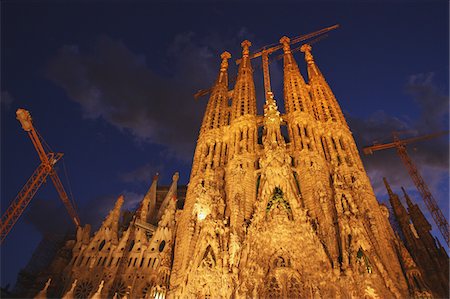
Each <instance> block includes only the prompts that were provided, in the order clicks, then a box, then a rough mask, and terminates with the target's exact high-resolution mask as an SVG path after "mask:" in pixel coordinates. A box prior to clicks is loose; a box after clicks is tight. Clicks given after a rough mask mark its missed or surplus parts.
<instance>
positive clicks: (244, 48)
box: [241, 40, 252, 56]
mask: <svg viewBox="0 0 450 299" xmlns="http://www.w3.org/2000/svg"><path fill="white" fill-rule="evenodd" d="M251 45H252V43H251V42H250V41H249V40H244V41H243V42H242V43H241V47H242V55H243V56H248V54H249V53H250V51H249V49H248V48H250V46H251Z"/></svg>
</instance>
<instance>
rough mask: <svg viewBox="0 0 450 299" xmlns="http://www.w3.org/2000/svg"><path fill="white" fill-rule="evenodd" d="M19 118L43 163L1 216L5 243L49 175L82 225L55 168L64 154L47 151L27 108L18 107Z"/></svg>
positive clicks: (2, 234)
mask: <svg viewBox="0 0 450 299" xmlns="http://www.w3.org/2000/svg"><path fill="white" fill-rule="evenodd" d="M16 115H17V119H18V120H19V122H20V123H21V125H22V128H23V129H24V130H25V131H26V132H27V133H28V136H29V137H30V139H31V141H32V143H33V145H34V147H35V149H36V151H37V153H38V155H39V158H40V160H41V164H40V165H39V166H38V168H37V169H36V170H35V171H34V172H33V174H32V175H31V177H30V178H29V180H28V181H27V183H26V184H25V185H24V186H23V188H22V190H20V192H19V193H18V194H17V196H16V198H15V199H14V200H13V202H12V203H11V204H10V205H9V207H8V209H7V210H6V212H5V213H4V214H3V215H2V218H1V223H0V226H1V237H0V243H3V240H4V239H5V238H6V236H7V235H8V233H9V232H10V231H11V229H12V227H13V226H14V224H15V223H16V222H17V220H18V219H19V217H20V216H21V215H22V213H23V211H24V210H25V209H26V207H27V206H28V204H29V203H30V201H31V200H32V199H33V197H34V195H35V194H36V192H37V190H38V189H39V187H40V186H41V185H42V184H43V183H44V182H45V181H46V179H47V177H48V176H50V178H51V179H52V181H53V184H54V185H55V188H56V191H58V194H59V196H60V198H61V200H62V202H63V203H64V205H65V207H66V209H67V212H68V213H69V215H70V218H71V219H72V221H73V222H74V224H75V226H76V227H78V226H80V218H79V217H78V215H77V213H76V211H75V208H74V207H73V205H72V203H71V202H70V200H69V197H68V196H67V193H66V191H65V190H64V187H63V185H62V183H61V180H60V179H59V176H58V174H57V173H56V170H55V168H54V165H55V164H56V162H58V161H59V160H60V159H61V158H62V156H63V154H62V153H53V152H51V151H49V152H46V151H45V149H44V147H43V145H42V142H41V140H40V137H39V135H38V133H37V131H36V129H35V128H34V127H33V123H32V119H31V115H30V113H29V112H28V111H27V110H24V109H18V110H17V112H16Z"/></svg>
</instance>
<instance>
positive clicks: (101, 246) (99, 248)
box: [98, 240, 106, 251]
mask: <svg viewBox="0 0 450 299" xmlns="http://www.w3.org/2000/svg"><path fill="white" fill-rule="evenodd" d="M105 243H106V241H105V240H103V241H101V242H100V245H99V246H98V251H100V250H102V249H103V247H104V246H105Z"/></svg>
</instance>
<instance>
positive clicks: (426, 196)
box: [363, 131, 449, 246]
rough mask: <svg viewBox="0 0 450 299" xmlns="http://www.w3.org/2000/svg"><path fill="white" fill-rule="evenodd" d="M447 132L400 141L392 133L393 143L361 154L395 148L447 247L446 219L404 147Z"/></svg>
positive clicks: (371, 147) (366, 148) (374, 147)
mask: <svg viewBox="0 0 450 299" xmlns="http://www.w3.org/2000/svg"><path fill="white" fill-rule="evenodd" d="M448 133H449V131H442V132H438V133H434V134H428V135H424V136H419V137H413V138H408V139H400V138H399V137H398V133H396V132H394V133H393V142H390V143H385V144H374V145H372V146H367V147H364V148H363V152H364V154H365V155H369V154H373V152H375V151H380V150H384V149H389V148H395V149H396V150H397V153H398V155H399V156H400V158H401V159H402V161H403V163H404V164H405V166H406V169H407V170H408V173H409V175H410V176H411V178H412V180H413V181H414V184H415V185H416V187H417V190H419V193H420V195H421V196H422V198H423V200H424V202H425V205H426V206H427V209H428V211H430V213H431V216H432V217H433V220H434V222H435V223H436V225H437V226H438V228H439V231H440V232H441V234H442V236H443V237H444V239H445V242H447V246H448V245H449V236H448V223H447V219H445V217H444V214H443V213H442V211H441V209H440V208H439V206H438V205H437V202H436V200H435V199H434V197H433V195H431V192H430V190H429V189H428V186H427V184H426V183H425V181H424V180H423V178H422V176H421V175H420V173H419V171H418V170H417V167H416V166H415V165H414V163H413V161H412V160H411V158H410V157H409V155H408V152H407V151H406V145H407V144H410V143H414V142H418V141H424V140H429V139H432V138H436V137H439V136H442V135H447V134H448Z"/></svg>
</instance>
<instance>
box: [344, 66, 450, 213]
mask: <svg viewBox="0 0 450 299" xmlns="http://www.w3.org/2000/svg"><path fill="white" fill-rule="evenodd" d="M405 91H406V92H407V93H408V94H410V95H411V96H412V99H413V101H414V103H415V104H416V105H417V106H418V108H419V110H420V115H419V117H418V118H417V119H411V118H407V117H394V116H390V115H388V114H386V113H385V112H383V111H378V112H375V113H374V114H373V115H372V116H370V117H369V118H367V119H359V118H355V117H352V116H347V120H348V122H349V126H350V128H351V129H352V131H353V133H354V136H355V139H356V142H357V144H358V145H359V146H360V153H361V157H362V159H363V162H364V165H365V167H366V170H367V172H368V175H369V177H370V178H371V182H372V184H373V187H374V190H375V193H376V194H378V195H379V196H380V197H386V190H385V188H384V185H383V182H382V177H386V178H387V179H388V181H389V183H390V184H391V186H392V187H393V188H394V187H395V189H398V190H399V189H400V186H404V187H405V188H406V189H408V190H411V191H413V190H416V187H415V185H414V184H413V182H412V180H411V177H410V176H409V174H408V172H407V170H406V167H405V166H404V165H403V163H402V161H401V159H400V157H399V156H398V154H397V153H396V152H395V149H390V150H383V151H379V152H375V153H374V154H373V155H370V156H365V155H363V154H362V147H363V146H367V145H371V144H372V143H373V142H374V141H377V142H379V143H387V142H389V141H390V140H392V135H391V133H392V132H393V131H403V132H405V131H406V134H405V135H401V138H402V137H409V136H420V135H425V134H429V133H434V132H438V131H443V130H448V117H449V109H448V105H449V97H448V96H446V95H444V94H443V93H442V92H441V91H439V90H438V88H437V87H436V86H435V84H434V82H433V73H428V74H417V75H413V76H411V77H410V78H409V80H408V82H407V84H406V86H405ZM407 150H408V153H409V156H410V157H411V159H412V160H413V162H414V163H415V164H416V166H417V168H418V169H419V172H420V173H421V175H422V177H423V178H424V179H425V181H426V183H427V184H428V186H429V187H430V189H431V192H432V193H435V197H436V198H437V199H438V198H441V199H444V200H445V201H446V200H447V199H448V194H443V193H442V192H441V193H439V190H440V189H442V188H440V187H442V184H444V185H445V184H447V185H446V186H447V187H446V188H443V190H448V167H449V156H448V153H449V142H448V136H441V137H439V138H435V139H431V140H428V141H426V142H417V143H413V144H410V145H409V146H407ZM443 182H444V183H443ZM444 187H445V186H444ZM440 205H442V206H444V202H442V203H441V204H440ZM445 206H446V204H445Z"/></svg>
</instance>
